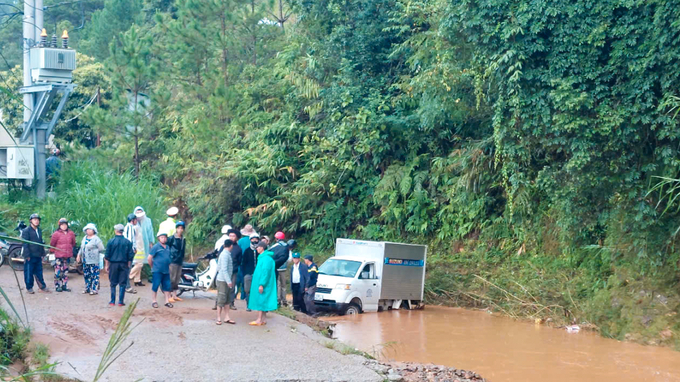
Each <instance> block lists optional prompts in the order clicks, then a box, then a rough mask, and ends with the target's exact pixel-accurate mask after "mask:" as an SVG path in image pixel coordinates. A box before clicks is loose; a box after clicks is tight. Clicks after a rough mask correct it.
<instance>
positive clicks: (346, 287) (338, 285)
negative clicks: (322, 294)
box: [335, 284, 352, 290]
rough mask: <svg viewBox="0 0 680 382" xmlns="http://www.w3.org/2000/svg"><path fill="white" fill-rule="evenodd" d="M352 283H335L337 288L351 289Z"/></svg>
mask: <svg viewBox="0 0 680 382" xmlns="http://www.w3.org/2000/svg"><path fill="white" fill-rule="evenodd" d="M351 287H352V284H335V289H344V290H350V288H351Z"/></svg>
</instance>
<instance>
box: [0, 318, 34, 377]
mask: <svg viewBox="0 0 680 382" xmlns="http://www.w3.org/2000/svg"><path fill="white" fill-rule="evenodd" d="M30 340H31V332H30V330H29V329H26V328H25V327H24V326H23V325H21V324H20V323H19V322H17V320H15V319H14V318H12V317H11V316H10V315H9V314H8V313H7V312H5V310H3V309H2V308H0V367H1V366H7V365H10V364H12V363H13V362H16V361H21V360H23V359H24V357H25V355H26V349H27V347H28V343H29V341H30ZM0 375H1V373H0Z"/></svg>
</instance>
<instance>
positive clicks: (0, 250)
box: [0, 221, 26, 271]
mask: <svg viewBox="0 0 680 382" xmlns="http://www.w3.org/2000/svg"><path fill="white" fill-rule="evenodd" d="M25 228H26V223H24V222H22V221H20V222H19V223H18V224H17V226H16V228H14V230H15V231H17V233H18V236H19V237H21V232H22V231H23V230H24V229H25ZM22 248H23V245H22V243H21V242H18V241H12V240H0V266H2V264H4V263H5V262H7V263H8V264H10V265H11V266H12V268H14V270H17V271H23V270H24V257H23V256H22Z"/></svg>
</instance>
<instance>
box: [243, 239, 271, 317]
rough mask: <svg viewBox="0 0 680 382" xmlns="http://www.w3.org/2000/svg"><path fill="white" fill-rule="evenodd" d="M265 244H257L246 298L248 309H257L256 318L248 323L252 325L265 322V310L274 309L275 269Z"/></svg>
mask: <svg viewBox="0 0 680 382" xmlns="http://www.w3.org/2000/svg"><path fill="white" fill-rule="evenodd" d="M266 249H267V244H265V243H263V242H260V243H259V244H258V245H257V252H258V253H259V254H260V255H259V256H258V257H257V266H256V267H255V272H254V273H253V281H252V285H251V289H250V298H249V300H248V309H251V310H257V311H258V314H257V320H256V321H253V322H251V323H250V325H253V326H260V325H266V324H267V312H270V311H272V310H276V308H277V301H276V270H275V267H274V258H273V257H272V256H273V255H274V253H273V252H271V251H267V250H266Z"/></svg>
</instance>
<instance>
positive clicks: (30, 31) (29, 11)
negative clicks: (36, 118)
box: [23, 0, 35, 123]
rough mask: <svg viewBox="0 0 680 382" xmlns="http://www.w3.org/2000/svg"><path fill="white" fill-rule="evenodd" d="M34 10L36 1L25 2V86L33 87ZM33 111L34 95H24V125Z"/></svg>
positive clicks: (26, 0) (25, 0) (28, 0)
mask: <svg viewBox="0 0 680 382" xmlns="http://www.w3.org/2000/svg"><path fill="white" fill-rule="evenodd" d="M34 9H35V1H34V0H24V20H23V21H24V22H23V27H24V28H23V29H24V44H23V45H24V86H31V85H33V81H31V45H32V44H33V42H34V41H35V27H34V26H33V24H35V19H34V18H33V10H34ZM31 110H33V94H32V93H24V123H27V122H28V120H29V119H30V118H31Z"/></svg>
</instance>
